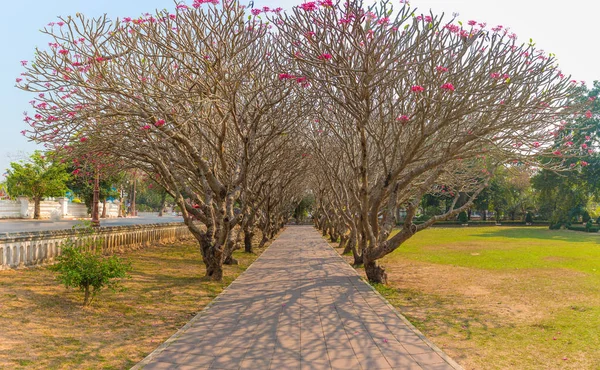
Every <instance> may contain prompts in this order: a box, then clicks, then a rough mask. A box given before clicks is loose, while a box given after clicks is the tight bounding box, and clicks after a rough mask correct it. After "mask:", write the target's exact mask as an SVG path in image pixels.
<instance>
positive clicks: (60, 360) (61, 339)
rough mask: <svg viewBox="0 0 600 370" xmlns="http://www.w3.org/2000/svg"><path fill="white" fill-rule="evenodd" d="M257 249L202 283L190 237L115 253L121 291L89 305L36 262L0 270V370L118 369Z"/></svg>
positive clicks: (200, 303)
mask: <svg viewBox="0 0 600 370" xmlns="http://www.w3.org/2000/svg"><path fill="white" fill-rule="evenodd" d="M260 252H262V251H255V253H256V254H253V255H249V254H245V253H243V252H241V251H237V252H235V258H236V259H237V260H238V261H239V262H240V264H239V265H238V266H225V278H224V282H223V283H215V282H209V281H205V280H204V279H203V278H202V277H203V276H204V273H205V269H204V265H203V263H202V260H201V256H200V253H199V250H198V247H197V244H196V243H194V242H193V241H189V242H179V243H176V244H173V245H158V246H153V247H149V248H145V249H142V250H137V251H131V252H128V253H125V254H123V255H122V256H123V257H126V258H129V259H130V260H131V262H132V266H133V271H132V273H131V275H132V278H131V279H130V280H127V281H125V283H124V286H125V288H126V290H124V291H122V292H117V293H112V292H110V291H103V292H101V293H100V294H99V295H98V296H97V297H96V300H95V301H94V302H93V303H92V305H91V307H89V308H82V306H81V303H82V301H83V294H82V293H81V292H79V291H75V290H66V289H65V288H64V287H62V286H61V285H59V284H58V283H57V282H56V281H55V280H54V275H53V273H52V272H51V271H49V270H48V269H46V268H44V267H40V268H32V269H24V270H12V271H2V272H0V369H75V368H78V369H92V368H93V369H126V368H129V367H131V366H132V365H134V364H135V363H137V362H139V361H140V360H142V359H143V358H144V357H145V356H146V355H147V354H148V353H150V352H151V351H153V350H154V349H155V348H156V347H157V346H158V345H159V344H160V343H162V342H163V341H165V340H166V339H167V338H169V337H170V336H171V335H172V334H173V333H174V332H175V331H176V330H177V329H179V328H180V327H181V326H183V325H184V324H185V323H186V322H187V321H188V320H189V319H191V318H192V317H193V316H194V315H196V314H197V313H198V312H199V311H200V310H202V308H203V307H204V306H206V304H207V303H209V302H210V301H211V300H212V299H213V298H214V297H215V296H216V295H218V294H219V293H220V292H221V291H222V290H223V289H224V288H225V287H226V286H227V285H228V284H229V283H230V282H232V281H233V280H234V279H235V278H236V277H237V276H238V275H239V274H240V273H241V272H242V271H244V270H245V269H246V268H247V267H248V266H249V265H250V264H251V263H252V262H253V261H254V260H255V259H256V257H257V255H259V254H260Z"/></svg>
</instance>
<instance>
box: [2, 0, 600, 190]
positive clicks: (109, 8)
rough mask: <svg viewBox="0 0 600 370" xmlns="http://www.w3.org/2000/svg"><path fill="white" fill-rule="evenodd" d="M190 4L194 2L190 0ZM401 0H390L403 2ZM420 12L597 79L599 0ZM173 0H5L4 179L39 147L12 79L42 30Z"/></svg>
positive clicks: (287, 2) (450, 0)
mask: <svg viewBox="0 0 600 370" xmlns="http://www.w3.org/2000/svg"><path fill="white" fill-rule="evenodd" d="M187 2H188V3H191V2H192V0H189V1H187ZM254 2H255V6H270V7H278V6H281V7H283V8H284V9H289V8H290V7H291V6H292V5H295V4H298V3H301V2H302V1H293V0H279V1H275V0H254ZM398 2H399V1H398V0H392V3H393V4H398ZM411 4H412V5H413V6H414V7H415V6H416V7H418V8H419V9H420V11H421V12H424V13H427V12H428V10H429V9H430V8H431V9H432V10H433V11H434V13H438V14H439V13H441V12H446V13H447V14H452V13H453V12H457V13H459V14H460V16H459V19H460V20H463V21H468V20H470V19H474V20H477V21H480V22H487V23H488V25H489V26H495V25H498V24H502V25H504V26H506V27H511V30H512V31H513V32H515V33H517V35H518V36H519V39H520V40H522V41H523V42H526V41H528V40H529V39H530V38H533V40H534V41H535V42H536V43H537V46H538V47H540V48H542V49H544V50H546V51H547V52H552V53H555V54H557V56H558V58H559V61H560V67H561V69H562V70H563V72H565V74H571V75H573V77H574V78H576V79H578V80H585V81H586V82H588V84H591V82H592V81H593V80H600V68H599V67H598V66H600V63H599V62H600V58H599V54H600V50H599V49H598V48H597V41H596V40H597V34H598V31H597V29H595V26H594V24H595V23H596V19H595V17H596V16H597V14H599V10H600V5H597V3H596V2H595V1H589V0H570V1H566V2H565V1H561V2H558V1H547V0H503V1H490V0H412V1H411ZM173 7H174V5H173V1H172V0H144V1H138V0H96V1H89V0H88V1H81V0H53V1H49V0H29V1H23V0H21V1H18V0H9V1H4V2H3V7H2V8H3V9H2V10H3V14H4V17H3V20H2V21H1V22H0V34H1V35H2V38H3V39H2V44H3V45H4V46H3V53H2V54H3V55H2V58H0V98H1V99H0V111H1V112H2V118H1V119H0V180H1V178H2V176H1V175H2V173H3V172H4V170H5V168H7V167H8V165H9V163H10V161H12V160H15V159H20V158H22V157H23V155H27V154H29V153H30V152H31V151H33V150H34V149H35V145H34V144H32V143H29V142H28V141H27V139H26V138H24V137H23V136H22V135H21V134H20V131H21V130H23V129H25V128H26V125H25V123H24V122H23V111H30V113H31V109H30V106H29V104H27V102H28V101H29V100H31V95H29V94H26V93H24V92H22V91H20V90H18V89H17V88H15V87H14V85H15V78H16V77H18V75H19V73H21V71H22V69H21V65H20V63H19V61H20V60H31V59H32V56H33V51H34V48H35V46H40V47H44V46H46V45H47V43H48V39H47V38H45V37H44V36H43V35H42V34H41V33H40V32H39V29H40V28H42V27H43V26H44V25H46V24H47V23H49V22H52V21H55V20H56V17H57V16H59V15H63V16H67V15H73V14H75V13H77V12H80V13H84V14H86V15H87V16H99V15H101V14H103V13H107V14H108V15H109V17H111V18H116V17H124V16H138V15H140V14H142V13H146V12H153V11H154V10H155V9H157V8H159V9H164V8H168V9H172V8H173Z"/></svg>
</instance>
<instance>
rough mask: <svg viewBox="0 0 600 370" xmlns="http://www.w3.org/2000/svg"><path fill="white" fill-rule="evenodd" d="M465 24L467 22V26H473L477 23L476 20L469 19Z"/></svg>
mask: <svg viewBox="0 0 600 370" xmlns="http://www.w3.org/2000/svg"><path fill="white" fill-rule="evenodd" d="M467 24H468V25H469V26H474V25H476V24H477V21H469V22H467Z"/></svg>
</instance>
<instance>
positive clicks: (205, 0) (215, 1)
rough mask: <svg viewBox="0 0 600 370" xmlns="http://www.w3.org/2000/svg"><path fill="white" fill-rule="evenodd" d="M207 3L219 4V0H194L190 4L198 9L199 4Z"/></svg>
mask: <svg viewBox="0 0 600 370" xmlns="http://www.w3.org/2000/svg"><path fill="white" fill-rule="evenodd" d="M208 3H210V4H213V5H217V4H219V0H194V3H193V4H192V6H193V7H194V8H196V9H198V8H199V7H200V5H202V4H208Z"/></svg>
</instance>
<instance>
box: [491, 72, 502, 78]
mask: <svg viewBox="0 0 600 370" xmlns="http://www.w3.org/2000/svg"><path fill="white" fill-rule="evenodd" d="M490 77H491V78H500V73H490Z"/></svg>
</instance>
